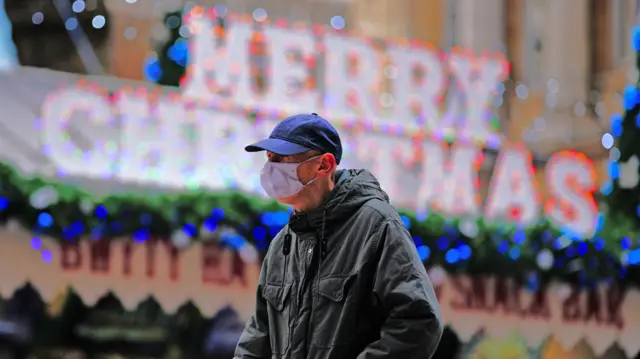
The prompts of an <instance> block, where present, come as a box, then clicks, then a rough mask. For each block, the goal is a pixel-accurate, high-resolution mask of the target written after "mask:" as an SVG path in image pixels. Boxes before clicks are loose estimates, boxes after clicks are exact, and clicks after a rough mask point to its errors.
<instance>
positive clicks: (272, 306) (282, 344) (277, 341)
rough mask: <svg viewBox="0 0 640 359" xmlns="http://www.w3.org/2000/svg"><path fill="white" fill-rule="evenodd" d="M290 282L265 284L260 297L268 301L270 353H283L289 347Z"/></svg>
mask: <svg viewBox="0 0 640 359" xmlns="http://www.w3.org/2000/svg"><path fill="white" fill-rule="evenodd" d="M290 292H291V284H285V285H279V284H265V286H264V289H263V290H262V297H263V298H264V300H265V301H266V302H267V303H268V305H267V311H268V314H269V340H270V341H271V352H272V354H285V353H286V352H287V350H288V349H289V335H290V328H289V326H290V317H291V313H290V309H291V306H290V300H289V295H290Z"/></svg>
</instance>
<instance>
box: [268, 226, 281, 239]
mask: <svg viewBox="0 0 640 359" xmlns="http://www.w3.org/2000/svg"><path fill="white" fill-rule="evenodd" d="M280 230H282V227H280V226H269V236H270V237H275V236H277V235H278V233H280Z"/></svg>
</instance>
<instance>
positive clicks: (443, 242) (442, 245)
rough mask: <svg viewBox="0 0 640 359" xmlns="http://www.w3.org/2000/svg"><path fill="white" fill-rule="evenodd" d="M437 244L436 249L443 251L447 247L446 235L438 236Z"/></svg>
mask: <svg viewBox="0 0 640 359" xmlns="http://www.w3.org/2000/svg"><path fill="white" fill-rule="evenodd" d="M437 246H438V249H440V250H441V251H444V250H445V249H447V248H449V239H448V238H447V237H440V239H438V243H437Z"/></svg>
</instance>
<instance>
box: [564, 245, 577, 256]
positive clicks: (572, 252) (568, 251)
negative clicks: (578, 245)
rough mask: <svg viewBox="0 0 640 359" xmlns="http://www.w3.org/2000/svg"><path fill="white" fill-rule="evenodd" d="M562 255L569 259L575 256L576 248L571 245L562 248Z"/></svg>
mask: <svg viewBox="0 0 640 359" xmlns="http://www.w3.org/2000/svg"><path fill="white" fill-rule="evenodd" d="M564 255H565V256H566V257H567V258H569V259H571V258H573V257H575V256H576V249H575V247H574V246H573V245H570V246H567V248H565V249H564Z"/></svg>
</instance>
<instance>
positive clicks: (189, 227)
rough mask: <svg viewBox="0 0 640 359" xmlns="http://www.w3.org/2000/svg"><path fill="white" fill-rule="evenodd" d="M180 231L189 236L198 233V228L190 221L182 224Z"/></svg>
mask: <svg viewBox="0 0 640 359" xmlns="http://www.w3.org/2000/svg"><path fill="white" fill-rule="evenodd" d="M182 231H183V232H184V234H186V235H187V236H189V237H195V236H196V234H197V233H198V229H197V228H196V226H195V225H193V224H192V223H185V224H184V226H182Z"/></svg>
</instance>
